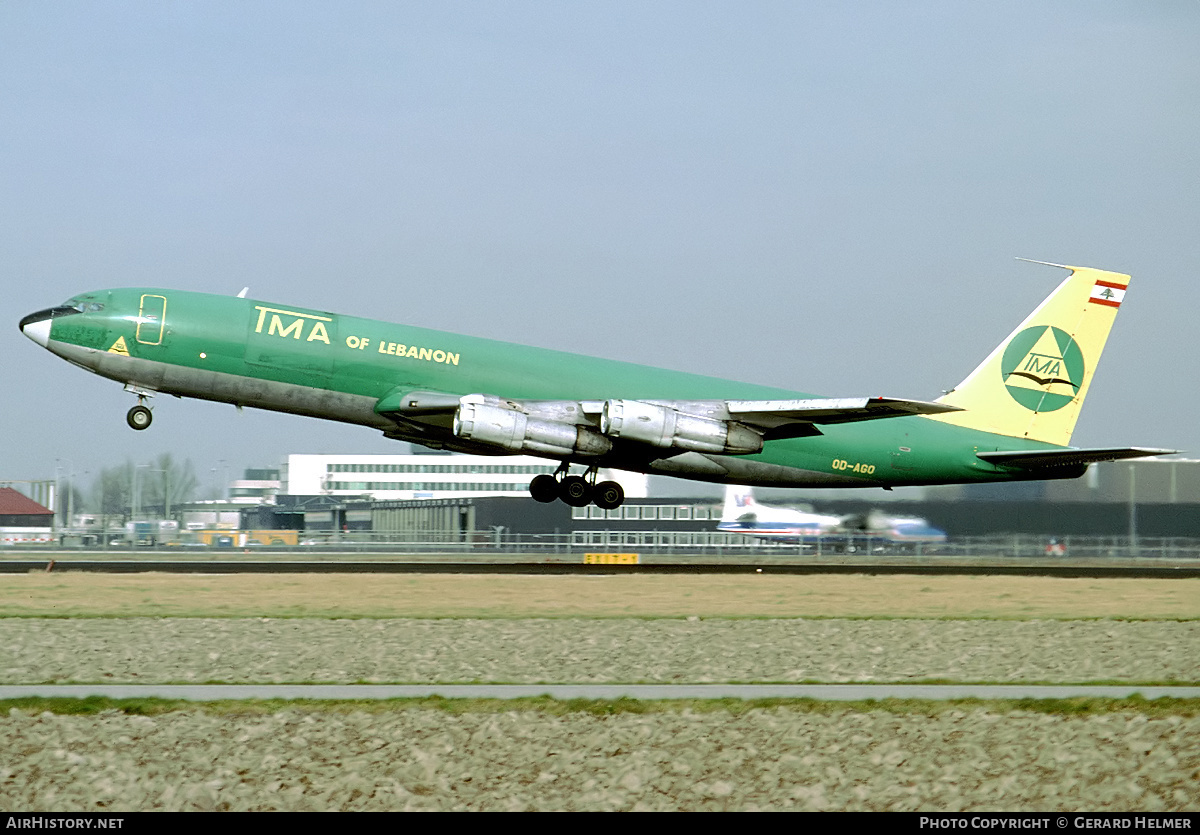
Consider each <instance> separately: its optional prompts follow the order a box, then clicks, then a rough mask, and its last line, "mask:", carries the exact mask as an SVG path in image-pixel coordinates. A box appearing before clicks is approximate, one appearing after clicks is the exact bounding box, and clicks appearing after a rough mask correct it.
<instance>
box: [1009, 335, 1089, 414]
mask: <svg viewBox="0 0 1200 835" xmlns="http://www.w3.org/2000/svg"><path fill="white" fill-rule="evenodd" d="M1084 370H1085V365H1084V361H1083V351H1081V350H1080V348H1079V343H1077V342H1076V341H1075V340H1074V339H1072V338H1071V335H1070V334H1069V333H1067V332H1066V331H1064V330H1062V329H1060V328H1056V327H1054V326H1052V325H1042V326H1035V327H1032V328H1026V329H1025V330H1023V331H1021V332H1020V333H1019V334H1017V335H1016V336H1014V337H1013V339H1012V341H1011V342H1009V343H1008V348H1006V349H1005V351H1004V358H1003V360H1002V361H1001V363H1000V375H1001V377H1002V378H1003V379H1004V386H1005V388H1007V389H1008V393H1009V394H1010V395H1012V398H1013V400H1016V401H1017V402H1018V403H1020V404H1021V405H1022V406H1024V407H1025V408H1026V409H1029V410H1030V411H1033V412H1053V411H1056V410H1058V409H1061V408H1062V407H1063V406H1066V405H1067V404H1068V403H1070V402H1071V401H1072V400H1073V399H1074V398H1075V395H1076V394H1078V393H1079V387H1080V386H1081V385H1083V378H1084Z"/></svg>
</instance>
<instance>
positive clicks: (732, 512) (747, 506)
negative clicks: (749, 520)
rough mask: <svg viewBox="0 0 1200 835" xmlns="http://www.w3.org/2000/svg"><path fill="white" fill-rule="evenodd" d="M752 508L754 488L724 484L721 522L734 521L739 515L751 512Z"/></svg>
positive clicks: (753, 504) (753, 506) (753, 505)
mask: <svg viewBox="0 0 1200 835" xmlns="http://www.w3.org/2000/svg"><path fill="white" fill-rule="evenodd" d="M754 508H755V501H754V488H752V487H746V486H744V485H741V484H727V485H725V507H724V509H723V510H722V511H721V521H722V522H734V521H736V520H737V519H738V517H740V516H745V515H746V514H747V513H753V512H754Z"/></svg>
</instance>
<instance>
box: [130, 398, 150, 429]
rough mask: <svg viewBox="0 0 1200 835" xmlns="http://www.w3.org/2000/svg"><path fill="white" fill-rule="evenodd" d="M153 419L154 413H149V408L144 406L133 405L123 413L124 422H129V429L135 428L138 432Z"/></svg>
mask: <svg viewBox="0 0 1200 835" xmlns="http://www.w3.org/2000/svg"><path fill="white" fill-rule="evenodd" d="M153 420H154V415H152V414H150V410H149V409H147V408H146V407H145V406H141V405H138V406H134V407H133V408H132V409H130V410H129V411H128V412H127V413H126V414H125V422H126V423H128V424H129V428H130V429H136V430H138V431H139V432H140V431H142V430H143V429H145V428H146V427H148V426H149V425H150V422H151V421H153Z"/></svg>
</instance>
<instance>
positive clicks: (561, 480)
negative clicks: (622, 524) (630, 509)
mask: <svg viewBox="0 0 1200 835" xmlns="http://www.w3.org/2000/svg"><path fill="white" fill-rule="evenodd" d="M568 468H569V465H568V464H563V465H562V466H561V467H559V468H558V472H556V473H555V474H554V475H549V474H546V473H543V474H542V475H538V476H534V477H533V481H531V482H529V495H531V496H533V498H534V499H535V500H537V501H539V502H552V501H554V500H555V499H562V500H563V501H564V502H566V503H567V504H569V505H570V506H571V507H587V506H588V505H589V504H595V505H596V507H598V508H601V509H602V510H613V509H615V508H618V507H620V506H621V503H622V502H624V501H625V490H624V489H623V488H622V487H621V485H620V484H617V482H615V481H602V482H600V483H599V484H597V483H596V473H597V472H598V468H597V467H589V468H588V471H587V472H586V473H585V474H584V475H581V476H579V475H568V473H567V470H568Z"/></svg>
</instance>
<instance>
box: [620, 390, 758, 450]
mask: <svg viewBox="0 0 1200 835" xmlns="http://www.w3.org/2000/svg"><path fill="white" fill-rule="evenodd" d="M600 431H602V432H603V433H604V434H605V435H608V436H609V437H611V438H622V439H624V440H629V441H640V442H642V443H644V444H651V445H652V446H657V447H668V448H678V449H690V450H693V451H695V452H715V453H723V454H727V455H750V454H753V453H755V452H761V451H762V446H763V439H762V435H760V434H758V433H757V432H755V431H754V430H753V429H751V428H750V427H748V426H746V425H744V424H741V423H738V422H737V421H732V420H716V419H714V418H706V417H700V416H699V415H689V414H686V413H684V412H680V411H678V410H676V409H672V408H669V407H667V406H656V405H655V404H653V403H643V402H642V401H640V400H606V401H605V402H604V410H603V411H602V412H601V415H600Z"/></svg>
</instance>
